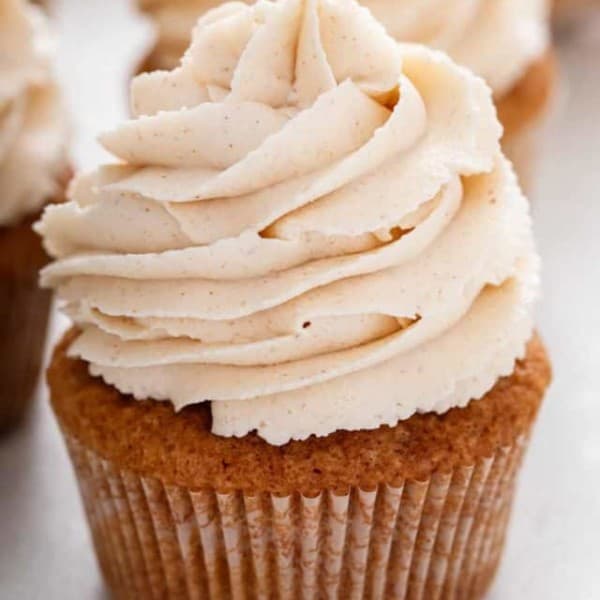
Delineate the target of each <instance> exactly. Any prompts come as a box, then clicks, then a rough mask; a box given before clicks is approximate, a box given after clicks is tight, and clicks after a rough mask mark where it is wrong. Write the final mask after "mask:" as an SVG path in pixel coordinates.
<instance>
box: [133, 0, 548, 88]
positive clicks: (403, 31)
mask: <svg viewBox="0 0 600 600" xmlns="http://www.w3.org/2000/svg"><path fill="white" fill-rule="evenodd" d="M140 4H141V6H142V8H144V9H145V10H147V11H149V12H150V13H151V14H152V16H153V20H154V23H155V24H156V27H157V36H158V39H159V49H160V51H159V53H158V54H157V56H156V59H157V60H159V61H160V62H161V66H163V67H166V68H170V67H172V66H173V65H175V64H177V62H178V60H179V58H180V57H181V55H182V53H183V52H184V50H185V48H186V46H187V44H188V43H189V39H190V30H191V29H192V27H193V25H194V23H195V22H196V20H197V19H198V17H199V16H200V15H202V14H204V13H205V12H206V11H208V10H210V9H212V8H214V7H215V6H218V5H219V4H220V1H219V0H170V1H169V2H165V1H164V0H156V1H152V0H151V1H146V0H140ZM361 4H363V5H364V6H366V7H367V8H368V9H369V10H370V11H371V12H372V13H373V15H374V16H375V17H376V18H377V19H378V20H379V21H380V22H381V23H383V24H384V26H385V27H386V28H387V30H388V32H389V33H390V35H392V36H393V37H394V38H396V39H397V40H398V41H401V42H416V43H420V44H425V45H428V46H431V47H433V48H436V49H440V50H443V51H445V52H447V53H448V54H450V56H451V57H452V58H453V59H454V60H456V61H457V62H458V63H460V64H463V65H465V66H467V67H469V68H470V69H472V70H473V71H474V72H475V73H477V74H478V75H480V76H481V77H483V78H484V79H485V80H486V81H487V82H488V84H489V85H490V86H491V87H492V89H493V90H494V93H495V94H496V96H501V95H503V94H504V93H506V92H508V91H509V90H510V88H511V87H512V86H514V85H515V84H516V83H517V81H518V80H519V79H520V78H521V77H522V76H523V75H524V74H525V72H526V71H527V68H528V67H529V66H530V65H531V64H532V63H533V62H534V61H535V60H537V59H538V58H540V57H541V56H542V54H543V53H544V52H545V51H546V49H547V47H548V43H549V37H550V36H549V25H548V23H549V12H550V7H549V4H550V3H549V1H548V0H521V1H519V2H514V1H513V0H403V1H402V2H398V1H395V0H363V1H362V2H361Z"/></svg>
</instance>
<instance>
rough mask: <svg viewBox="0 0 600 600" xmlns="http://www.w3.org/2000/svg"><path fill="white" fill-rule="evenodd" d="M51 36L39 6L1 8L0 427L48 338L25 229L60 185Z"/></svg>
mask: <svg viewBox="0 0 600 600" xmlns="http://www.w3.org/2000/svg"><path fill="white" fill-rule="evenodd" d="M52 54H53V47H52V38H51V37H50V35H49V32H48V29H47V24H46V22H45V19H44V17H43V16H42V14H41V13H40V11H39V10H38V9H36V8H35V7H33V6H30V5H28V4H26V3H25V2H21V1H20V0H6V1H5V2H3V3H2V8H1V9H0V190H1V197H0V356H2V361H1V362H0V381H2V385H1V386H0V389H1V390H2V391H1V392H0V430H4V429H6V428H8V427H9V426H11V425H12V424H14V423H15V422H16V421H18V420H19V418H20V417H21V416H22V415H23V414H24V410H25V407H26V406H27V404H28V400H29V399H30V398H31V395H32V392H33V389H34V385H35V383H36V380H37V375H38V373H39V369H40V362H41V357H42V351H43V346H44V337H45V334H46V323H47V318H48V309H49V303H50V295H49V293H48V292H47V291H41V290H39V288H38V286H37V277H38V272H39V269H40V268H41V267H42V266H44V264H46V262H47V258H46V254H45V253H44V251H43V249H42V246H41V243H40V240H39V238H38V236H36V235H35V233H34V232H33V231H32V230H31V225H32V223H33V221H35V220H36V219H37V218H38V217H39V211H40V210H41V208H42V206H43V205H44V204H45V203H47V202H49V201H53V200H58V199H60V198H61V195H62V194H63V189H64V187H65V184H66V182H65V179H66V171H67V159H66V143H65V142H66V127H65V114H64V111H63V107H62V105H61V100H60V94H59V91H58V89H57V86H56V84H55V83H54V80H53V77H52V70H51V66H50V62H51V58H52Z"/></svg>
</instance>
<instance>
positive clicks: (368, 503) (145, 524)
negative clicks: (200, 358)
mask: <svg viewBox="0 0 600 600" xmlns="http://www.w3.org/2000/svg"><path fill="white" fill-rule="evenodd" d="M525 441H526V440H525V439H520V440H518V442H517V443H515V445H514V446H513V447H509V448H502V449H500V450H499V451H498V452H497V453H496V454H495V455H493V456H490V457H487V458H484V459H482V460H480V461H479V462H478V463H476V464H474V465H472V466H469V467H461V468H457V469H455V470H454V471H453V472H451V473H434V474H433V475H432V477H431V478H430V479H429V480H427V481H411V480H406V481H404V482H403V483H401V484H399V485H397V487H391V486H389V485H385V484H382V485H380V486H379V487H378V488H377V489H375V490H361V489H358V488H353V489H351V490H350V491H349V493H348V494H346V495H335V494H333V493H330V492H328V491H323V492H322V493H321V494H320V495H318V496H316V497H307V496H303V495H301V494H299V493H296V494H292V495H290V496H286V497H278V496H275V495H271V494H268V493H260V494H257V495H248V494H244V493H241V492H235V493H226V494H222V493H219V492H218V491H216V490H199V491H198V490H196V491H192V490H189V489H186V488H183V487H179V486H173V485H166V484H163V483H162V482H161V481H159V480H157V479H155V478H152V477H140V476H139V475H136V474H133V473H131V472H127V471H122V470H120V469H119V468H118V467H117V466H116V465H115V464H112V463H111V462H109V461H106V460H103V459H102V458H100V457H99V456H97V455H96V454H95V453H94V452H92V451H90V450H89V449H87V448H85V447H84V446H83V445H81V444H80V443H79V442H78V441H76V440H75V439H74V438H72V437H69V436H67V445H68V448H69V452H70V454H71V458H72V460H73V463H74V466H75V470H76V474H77V477H78V480H79V486H80V490H81V495H82V498H83V503H84V505H85V509H86V513H87V517H88V520H89V524H90V528H91V531H92V536H93V541H94V545H95V549H96V553H97V556H98V560H99V563H100V566H101V569H102V572H103V574H104V576H105V578H106V580H107V583H108V585H109V586H110V588H111V590H112V592H113V593H114V595H115V596H116V597H117V598H128V599H129V598H136V599H137V598H143V599H146V598H148V599H152V598H177V599H179V598H193V599H203V600H206V599H216V600H221V599H228V598H232V599H238V598H294V599H295V598H302V599H313V598H314V599H318V598H340V599H344V600H346V599H355V598H371V599H380V598H385V599H388V598H390V599H392V598H393V599H399V600H404V599H411V600H418V599H421V600H438V599H450V598H453V599H456V600H467V599H471V598H481V597H482V596H483V595H484V593H485V591H486V590H487V588H488V586H489V584H490V583H491V580H492V578H493V576H494V573H495V570H496V567H497V564H498V562H499V558H500V554H501V550H502V546H503V542H504V536H505V532H506V525H507V521H508V516H509V512H510V506H511V501H512V496H513V488H514V482H515V475H516V472H517V470H518V466H519V463H520V459H521V456H522V454H523V450H524V448H525V445H526V444H525Z"/></svg>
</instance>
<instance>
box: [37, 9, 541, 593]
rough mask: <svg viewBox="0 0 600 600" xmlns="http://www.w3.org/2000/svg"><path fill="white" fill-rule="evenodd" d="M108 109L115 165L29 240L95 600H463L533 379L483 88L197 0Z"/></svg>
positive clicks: (521, 434) (511, 185)
mask: <svg viewBox="0 0 600 600" xmlns="http://www.w3.org/2000/svg"><path fill="white" fill-rule="evenodd" d="M209 48H210V52H209V51H208V49H209ZM132 95H133V98H132V106H133V110H134V112H135V118H134V119H133V120H131V121H129V122H127V123H125V124H123V125H122V126H120V127H119V128H117V129H116V130H115V131H113V132H110V133H108V134H105V135H103V136H102V137H101V141H102V143H103V144H104V146H105V147H106V148H107V149H108V150H109V151H110V152H112V153H113V154H114V155H115V156H116V157H117V158H118V159H119V160H120V162H119V163H118V164H114V165H108V166H104V167H101V168H99V169H98V170H96V171H95V172H93V173H91V174H88V175H84V176H82V177H79V178H78V179H77V180H76V182H75V183H74V185H73V186H72V188H71V198H72V199H71V201H70V202H69V203H67V204H65V205H62V206H53V207H49V208H48V209H47V210H46V212H45V214H44V216H43V218H42V220H41V221H40V223H39V224H38V226H37V230H38V231H39V232H40V233H41V234H42V235H43V236H44V239H45V244H46V247H47V248H48V250H49V251H50V252H51V253H52V254H53V255H55V256H56V257H57V259H58V260H57V261H56V262H55V263H53V264H52V265H50V266H48V267H46V269H45V270H44V271H43V274H42V282H43V284H44V285H45V286H48V287H51V288H54V289H55V290H56V291H57V293H58V296H59V298H61V299H62V302H63V303H64V307H65V310H66V312H67V313H68V314H69V315H70V316H71V317H72V319H73V321H74V327H73V329H72V330H71V331H70V333H69V334H68V335H67V336H66V337H65V338H64V339H63V341H62V343H61V344H60V345H59V346H58V348H57V349H56V351H55V353H54V357H53V360H52V363H51V366H50V369H49V384H50V391H51V399H52V404H53V407H54V411H55V413H56V415H57V418H58V421H59V423H60V426H61V429H62V431H63V433H64V436H65V438H66V441H67V445H68V447H69V451H70V454H71V457H72V459H73V463H74V465H75V470H76V473H77V476H78V479H79V484H80V488H81V494H82V497H83V501H84V504H85V507H86V511H87V515H88V519H89V524H90V528H91V531H92V535H93V539H94V545H95V548H96V552H97V555H98V560H99V563H100V565H101V567H102V571H103V573H104V575H105V577H106V580H107V582H108V584H109V585H110V587H111V589H112V590H113V592H114V593H115V595H116V596H117V597H120V598H146V597H164V596H169V597H171V598H188V597H190V598H191V597H195V598H229V597H243V596H248V597H252V598H254V597H281V598H312V597H339V598H360V597H364V598H417V597H419V598H428V599H435V598H455V597H456V598H462V599H469V598H479V597H481V595H482V594H483V593H484V591H485V590H486V589H487V587H488V585H489V583H490V581H491V579H492V577H493V575H494V572H495V569H496V566H497V564H498V561H499V558H500V554H501V549H502V545H503V540H504V536H505V532H506V523H507V519H508V514H509V511H510V506H511V499H512V493H513V488H514V484H515V477H516V473H517V471H518V466H519V462H520V459H521V456H522V454H523V452H524V449H525V447H526V443H527V439H528V437H529V434H530V431H531V427H532V424H533V421H534V419H535V415H536V413H537V410H538V407H539V404H540V402H541V400H542V396H543V394H544V390H545V388H546V386H547V384H548V381H549V377H550V374H549V364H548V361H547V358H546V355H545V352H544V349H543V346H542V344H541V342H540V341H539V339H537V337H536V336H535V334H534V333H533V316H532V313H533V304H534V301H535V298H536V295H537V292H538V257H537V254H536V252H535V248H534V244H533V240H532V234H531V225H530V219H529V213H528V205H527V202H526V200H525V198H524V197H523V195H522V194H521V191H520V189H519V187H518V184H517V182H516V179H515V176H514V174H513V171H512V169H511V166H510V163H509V162H508V161H507V160H506V159H505V158H504V157H503V155H502V154H501V151H500V146H499V141H498V140H499V137H500V133H501V127H500V125H499V123H498V121H497V119H496V113H495V109H494V105H493V101H492V98H491V93H490V91H489V88H488V87H487V86H486V85H485V84H484V83H483V81H482V80H481V79H479V78H477V77H475V76H473V75H472V74H471V73H470V72H469V71H468V70H466V69H464V68H462V67H459V66H456V65H455V64H454V63H453V62H452V61H451V60H450V59H449V58H447V57H446V56H445V55H443V54H441V53H439V52H437V51H434V50H430V49H427V48H425V47H421V46H416V45H398V44H397V43H396V42H395V41H394V40H393V39H392V38H390V37H389V36H388V35H387V34H386V33H385V30H384V29H383V27H382V26H381V25H380V24H379V23H378V22H377V21H376V20H375V19H374V18H373V17H372V16H371V15H370V14H369V13H368V11H367V10H366V9H364V8H362V7H359V5H358V4H356V3H355V2H353V1H351V0H337V1H330V0H304V1H302V0H284V1H282V2H277V3H270V2H260V3H258V4H256V5H254V6H252V7H249V6H247V5H245V4H242V3H232V4H227V5H224V6H222V7H220V8H218V9H215V11H213V12H211V13H209V14H208V15H207V16H206V17H205V19H204V20H203V21H202V22H201V23H200V24H199V26H198V27H197V28H196V29H195V33H194V40H193V43H192V45H191V47H190V48H189V50H188V51H187V52H186V54H185V56H184V58H183V61H182V64H181V66H180V67H178V68H177V69H175V70H173V71H171V72H156V73H152V74H146V75H141V76H139V77H138V78H137V79H135V80H134V82H133V86H132Z"/></svg>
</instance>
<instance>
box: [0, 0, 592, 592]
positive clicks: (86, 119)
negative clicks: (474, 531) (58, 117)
mask: <svg viewBox="0 0 600 600" xmlns="http://www.w3.org/2000/svg"><path fill="white" fill-rule="evenodd" d="M56 9H57V10H56V13H57V21H58V23H57V25H58V27H59V30H60V34H61V41H62V47H61V52H60V65H59V68H60V69H59V70H60V74H61V77H62V79H63V81H64V84H65V88H66V90H67V93H68V96H69V103H70V107H71V110H72V114H73V118H74V121H75V126H76V127H77V135H76V137H75V139H74V155H75V157H76V162H77V164H78V165H80V166H84V167H88V168H89V167H91V166H93V165H94V164H96V162H97V161H98V160H101V159H102V158H103V157H104V156H105V155H104V153H103V151H102V150H101V149H100V148H99V147H98V146H97V145H96V144H95V143H94V142H93V138H94V136H95V134H97V133H98V132H99V131H102V130H104V129H107V128H110V127H111V126H112V125H114V124H115V123H116V122H117V121H118V120H119V119H120V118H122V117H123V116H124V115H125V113H126V97H125V90H126V83H125V82H126V77H127V75H128V74H129V73H130V72H131V71H132V70H133V68H134V65H135V62H136V59H137V58H139V56H140V52H141V50H140V49H141V48H142V47H143V41H144V38H145V36H146V35H147V33H148V28H147V27H144V26H143V25H142V24H141V22H140V21H139V20H135V19H134V17H133V16H132V15H131V13H130V12H128V11H127V8H126V4H125V2H124V0H121V1H112V0H104V1H101V0H62V2H59V3H57V6H56ZM599 57H600V18H599V19H598V20H597V22H596V23H592V22H589V23H587V24H586V26H585V28H584V29H583V30H581V31H580V32H579V33H578V34H577V36H570V37H568V38H566V39H564V40H562V43H561V49H560V58H561V63H562V76H563V90H562V93H561V100H560V101H559V102H558V106H557V108H556V110H555V114H554V115H553V117H552V119H551V122H550V124H549V128H548V134H547V138H546V143H545V148H544V155H543V163H542V165H541V169H540V172H539V181H538V185H537V189H536V193H535V194H534V197H533V204H534V207H535V211H534V212H535V219H536V230H537V234H538V239H539V245H540V250H541V252H542V255H543V257H544V260H545V298H544V301H543V303H542V305H541V306H540V311H539V323H540V329H541V331H542V333H543V335H544V337H545V339H546V341H547V343H548V346H549V348H550V352H551V355H552V358H553V361H554V367H555V377H554V384H553V386H552V388H551V390H550V392H549V394H548V396H547V399H546V402H545V405H544V408H543V411H542V414H541V417H540V420H539V423H538V426H537V431H536V435H535V438H534V442H533V445H532V447H531V449H530V452H529V454H528V457H527V460H526V464H525V468H524V472H523V474H522V481H521V485H520V489H519V493H518V496H517V504H516V506H515V512H514V516H513V520H512V524H511V531H510V537H509V541H508V546H507V549H506V553H505V557H504V561H503V563H502V567H501V569H500V572H499V575H498V578H497V580H496V583H495V586H494V589H493V591H492V593H491V594H490V596H489V600H521V599H523V600H596V599H597V598H600V568H599V567H600V544H599V541H598V539H599V537H600V402H599V401H598V384H597V382H596V380H597V376H598V370H599V368H600V361H599V357H600V311H598V310H597V305H598V299H600V266H599V260H600V235H599V233H598V223H600V202H599V201H598V199H597V197H596V195H597V194H598V190H599V189H600V62H599ZM63 325H64V322H63V321H62V320H61V319H55V321H54V324H53V327H52V337H53V338H54V339H55V338H56V336H57V334H58V332H59V331H60V330H61V328H62V326H63ZM39 395H40V398H38V401H37V403H36V405H35V408H34V411H33V414H32V415H31V418H30V420H29V422H28V423H27V424H26V425H25V426H24V427H23V428H22V429H21V430H19V431H17V432H15V433H14V434H13V435H11V436H10V437H8V438H5V439H2V440H0V482H2V483H1V486H2V488H1V490H0V598H1V599H3V600H4V599H11V600H12V599H13V598H21V599H23V600H33V599H40V600H41V599H44V600H59V599H60V600H88V599H91V600H100V599H103V598H105V597H106V595H105V591H104V588H103V586H102V583H101V581H100V578H99V575H98V571H97V568H96V563H95V559H94V556H93V552H92V548H91V545H90V544H89V538H88V532H87V527H86V525H85V522H84V518H83V514H82V509H81V506H80V503H79V497H78V495H77V491H76V486H75V481H74V479H73V475H72V472H71V467H70V464H69V462H68V459H67V455H66V451H65V449H64V447H63V444H62V440H61V439H60V436H59V433H58V430H57V427H56V425H55V423H54V420H53V418H52V415H51V413H50V410H49V407H48V404H47V398H46V392H45V390H44V388H43V386H41V387H40V394H39Z"/></svg>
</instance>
